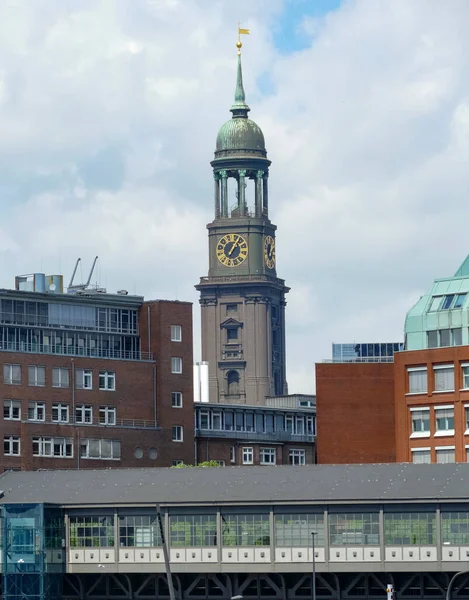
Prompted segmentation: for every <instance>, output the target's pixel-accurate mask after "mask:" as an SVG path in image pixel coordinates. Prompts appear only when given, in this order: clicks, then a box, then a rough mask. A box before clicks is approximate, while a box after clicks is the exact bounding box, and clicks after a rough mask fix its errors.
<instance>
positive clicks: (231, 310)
mask: <svg viewBox="0 0 469 600" xmlns="http://www.w3.org/2000/svg"><path fill="white" fill-rule="evenodd" d="M226 312H227V313H235V312H238V305H237V304H227V305H226Z"/></svg>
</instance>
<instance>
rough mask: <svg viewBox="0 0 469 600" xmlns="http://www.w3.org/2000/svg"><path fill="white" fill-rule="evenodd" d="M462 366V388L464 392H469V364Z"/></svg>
mask: <svg viewBox="0 0 469 600" xmlns="http://www.w3.org/2000/svg"><path fill="white" fill-rule="evenodd" d="M461 366H462V386H463V388H464V389H465V390H469V364H463V365H461Z"/></svg>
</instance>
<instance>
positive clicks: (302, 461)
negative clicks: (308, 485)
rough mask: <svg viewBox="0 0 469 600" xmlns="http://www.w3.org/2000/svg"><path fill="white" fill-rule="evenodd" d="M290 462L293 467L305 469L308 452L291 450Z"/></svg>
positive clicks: (289, 454)
mask: <svg viewBox="0 0 469 600" xmlns="http://www.w3.org/2000/svg"><path fill="white" fill-rule="evenodd" d="M297 459H298V460H297ZM288 461H289V463H290V464H291V465H292V466H295V467H298V466H300V467H303V466H304V465H306V450H303V449H301V448H291V449H290V451H289V453H288Z"/></svg>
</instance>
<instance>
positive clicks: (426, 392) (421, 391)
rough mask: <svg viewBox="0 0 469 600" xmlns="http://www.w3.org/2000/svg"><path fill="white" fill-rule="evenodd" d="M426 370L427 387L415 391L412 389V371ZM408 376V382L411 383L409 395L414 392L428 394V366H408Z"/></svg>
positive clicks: (421, 371) (420, 371)
mask: <svg viewBox="0 0 469 600" xmlns="http://www.w3.org/2000/svg"><path fill="white" fill-rule="evenodd" d="M424 371H425V375H426V377H425V383H426V386H425V389H419V390H417V391H413V390H412V385H411V381H412V373H423V372H424ZM407 378H408V383H409V391H408V392H407V395H414V394H420V395H421V394H428V369H427V367H408V368H407Z"/></svg>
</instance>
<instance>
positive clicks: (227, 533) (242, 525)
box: [221, 514, 311, 546]
mask: <svg viewBox="0 0 469 600" xmlns="http://www.w3.org/2000/svg"><path fill="white" fill-rule="evenodd" d="M221 521H222V536H223V538H222V544H223V546H269V545H270V522H269V515H268V514H256V515H229V514H228V515H226V514H222V517H221ZM310 535H311V534H310Z"/></svg>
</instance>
